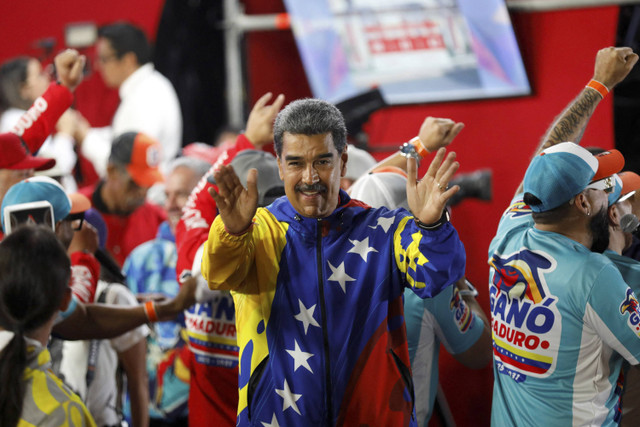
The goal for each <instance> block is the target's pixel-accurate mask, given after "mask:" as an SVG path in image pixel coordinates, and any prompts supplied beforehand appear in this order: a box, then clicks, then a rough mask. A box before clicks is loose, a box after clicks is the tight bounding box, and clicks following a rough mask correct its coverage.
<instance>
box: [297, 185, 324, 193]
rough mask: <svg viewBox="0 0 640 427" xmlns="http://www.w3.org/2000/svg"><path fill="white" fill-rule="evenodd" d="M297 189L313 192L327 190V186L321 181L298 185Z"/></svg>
mask: <svg viewBox="0 0 640 427" xmlns="http://www.w3.org/2000/svg"><path fill="white" fill-rule="evenodd" d="M296 191H301V192H313V191H317V192H321V191H327V187H326V186H325V185H323V184H320V183H316V184H311V185H309V184H301V185H296Z"/></svg>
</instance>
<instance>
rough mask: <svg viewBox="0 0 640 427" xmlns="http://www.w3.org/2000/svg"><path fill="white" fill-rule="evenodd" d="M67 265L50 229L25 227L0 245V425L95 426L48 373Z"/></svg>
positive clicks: (64, 301)
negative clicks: (49, 347) (51, 343)
mask: <svg viewBox="0 0 640 427" xmlns="http://www.w3.org/2000/svg"><path fill="white" fill-rule="evenodd" d="M70 273H71V270H70V261H69V258H68V256H67V254H66V251H65V249H64V248H63V247H62V244H61V243H60V242H59V241H58V239H57V238H56V236H55V234H54V233H53V231H52V230H51V229H50V228H47V227H46V226H42V225H38V226H34V225H26V226H22V227H20V228H18V229H17V230H15V231H14V232H12V233H11V234H9V235H8V236H6V237H5V238H4V240H3V241H2V242H1V243H0V378H2V383H3V384H2V387H0V425H2V426H7V427H9V426H16V425H18V424H19V423H20V424H22V423H23V422H24V423H26V424H27V425H37V426H61V425H68V426H95V423H94V421H93V418H92V417H91V415H90V414H89V412H88V411H87V409H86V407H85V406H84V404H83V403H82V401H81V400H80V398H79V397H78V396H77V395H75V394H74V393H73V392H71V390H69V389H68V388H67V387H66V386H65V385H64V384H63V383H62V381H60V379H58V378H57V377H56V376H55V375H54V374H53V372H52V371H51V369H50V367H51V360H50V359H51V357H50V355H49V351H48V350H47V347H46V345H47V341H48V339H49V334H50V333H51V328H52V326H53V323H54V321H55V319H56V316H57V314H58V312H59V311H60V310H64V309H66V307H67V305H68V304H69V302H70V301H71V289H70V288H69V276H70Z"/></svg>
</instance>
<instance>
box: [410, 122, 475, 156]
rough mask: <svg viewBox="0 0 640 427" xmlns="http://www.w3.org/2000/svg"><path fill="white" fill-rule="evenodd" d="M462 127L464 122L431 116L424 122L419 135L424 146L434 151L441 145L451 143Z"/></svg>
mask: <svg viewBox="0 0 640 427" xmlns="http://www.w3.org/2000/svg"><path fill="white" fill-rule="evenodd" d="M462 128H464V123H461V122H460V123H456V122H454V121H453V120H451V119H444V118H438V117H431V116H429V117H427V118H426V119H424V122H422V126H420V133H419V134H418V137H419V138H420V142H422V145H423V146H424V148H426V149H427V151H428V152H430V153H432V152H434V151H436V150H437V149H439V148H441V147H446V146H447V145H449V144H451V142H452V141H453V139H454V138H455V137H456V136H457V135H458V134H459V133H460V131H461V130H462Z"/></svg>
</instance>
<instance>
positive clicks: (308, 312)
mask: <svg viewBox="0 0 640 427" xmlns="http://www.w3.org/2000/svg"><path fill="white" fill-rule="evenodd" d="M298 304H299V305H300V313H298V314H296V315H295V316H293V317H294V318H295V319H296V320H298V321H300V322H302V325H303V326H304V334H305V335H307V329H309V325H311V326H317V327H318V328H319V327H320V324H319V323H318V321H317V320H316V319H314V318H313V312H314V311H315V309H316V305H317V304H314V305H312V306H311V307H309V308H306V307H305V306H304V304H302V301H301V300H298Z"/></svg>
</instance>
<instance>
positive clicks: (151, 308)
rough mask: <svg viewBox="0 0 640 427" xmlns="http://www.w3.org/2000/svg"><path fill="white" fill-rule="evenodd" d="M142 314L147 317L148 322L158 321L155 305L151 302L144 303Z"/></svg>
mask: <svg viewBox="0 0 640 427" xmlns="http://www.w3.org/2000/svg"><path fill="white" fill-rule="evenodd" d="M144 314H145V315H146V316H147V320H149V322H151V323H153V322H157V321H158V313H156V304H155V303H154V302H153V301H147V302H145V303H144Z"/></svg>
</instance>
